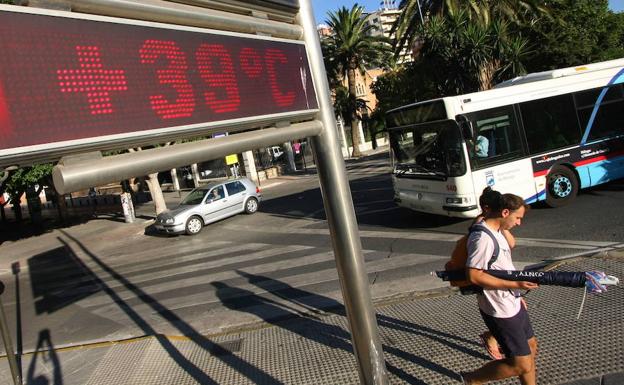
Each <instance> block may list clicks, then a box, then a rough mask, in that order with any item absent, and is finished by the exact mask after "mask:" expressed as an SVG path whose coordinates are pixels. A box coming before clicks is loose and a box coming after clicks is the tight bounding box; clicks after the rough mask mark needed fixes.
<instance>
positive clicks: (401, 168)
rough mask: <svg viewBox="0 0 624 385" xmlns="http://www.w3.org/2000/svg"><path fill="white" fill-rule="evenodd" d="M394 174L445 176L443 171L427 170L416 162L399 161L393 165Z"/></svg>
mask: <svg viewBox="0 0 624 385" xmlns="http://www.w3.org/2000/svg"><path fill="white" fill-rule="evenodd" d="M395 174H396V175H397V176H401V175H405V174H420V175H436V176H446V174H445V173H443V172H440V171H434V170H429V169H428V168H426V167H423V166H421V165H419V164H417V163H399V164H397V165H396V166H395Z"/></svg>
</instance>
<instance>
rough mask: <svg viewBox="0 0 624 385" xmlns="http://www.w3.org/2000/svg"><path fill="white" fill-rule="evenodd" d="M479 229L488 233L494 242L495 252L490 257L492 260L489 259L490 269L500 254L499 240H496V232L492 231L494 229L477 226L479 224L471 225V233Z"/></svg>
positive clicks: (488, 265)
mask: <svg viewBox="0 0 624 385" xmlns="http://www.w3.org/2000/svg"><path fill="white" fill-rule="evenodd" d="M478 231H480V232H483V233H486V234H487V235H489V236H490V238H492V241H493V242H494V254H493V255H492V257H491V258H490V260H489V261H488V264H487V268H488V270H490V269H491V268H492V265H493V264H494V262H496V260H497V259H498V254H499V252H500V246H499V245H498V241H497V240H496V236H495V235H494V233H492V231H491V230H490V229H488V228H487V227H485V226H477V225H473V226H470V230H469V233H474V232H478Z"/></svg>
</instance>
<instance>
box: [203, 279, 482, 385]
mask: <svg viewBox="0 0 624 385" xmlns="http://www.w3.org/2000/svg"><path fill="white" fill-rule="evenodd" d="M236 272H237V273H238V274H239V275H241V276H242V277H244V278H246V279H247V281H248V282H249V283H251V284H253V285H255V286H257V287H259V288H261V289H264V290H267V291H269V293H270V294H272V295H275V296H277V297H279V298H281V299H285V300H287V301H289V302H291V303H293V304H295V305H298V306H300V307H303V308H304V309H305V312H301V311H300V310H296V309H295V308H293V307H291V306H288V305H287V304H284V303H281V302H277V301H274V300H272V299H269V298H265V297H263V296H260V295H258V294H255V293H253V292H252V291H249V290H246V289H240V288H237V287H233V286H229V285H227V284H226V283H224V282H212V285H213V286H214V287H215V288H216V289H217V292H216V294H217V297H218V298H219V299H220V300H221V303H222V304H223V305H224V306H226V307H228V308H230V309H234V310H238V311H245V312H248V313H251V314H254V315H256V316H258V317H260V318H262V319H264V320H265V321H266V322H267V323H270V324H273V325H275V326H278V327H280V328H283V329H286V330H288V331H289V332H292V333H295V334H298V335H300V336H301V337H304V338H306V339H309V340H311V341H314V342H317V343H320V344H323V345H325V346H328V347H331V348H336V349H342V350H344V351H347V352H349V353H352V352H353V348H352V345H351V338H350V334H349V332H348V331H347V330H345V329H343V328H342V327H339V326H335V325H330V324H327V323H325V322H323V321H322V319H321V318H320V317H318V316H316V315H315V314H318V313H321V312H329V313H332V314H335V315H340V316H345V308H344V306H343V305H342V304H341V303H339V302H338V301H336V300H334V299H332V298H329V297H325V296H322V295H318V294H314V293H311V292H308V291H305V290H301V289H298V288H295V287H292V286H290V285H289V284H287V283H285V282H281V281H279V280H276V279H273V278H270V277H266V276H262V275H255V274H249V273H246V272H243V271H239V270H236ZM275 315H281V316H278V317H275ZM289 318H290V319H292V318H296V319H297V322H288V321H287V320H288V319H289ZM377 322H378V324H379V326H381V327H385V328H392V329H395V330H399V331H403V332H408V333H412V334H415V335H419V336H424V337H427V338H430V339H431V340H433V341H435V342H437V343H441V344H444V345H447V346H449V347H450V348H452V349H456V350H458V351H461V352H463V353H466V354H469V355H472V356H474V357H478V358H486V356H485V355H484V354H482V353H480V352H478V351H476V350H473V349H470V348H466V347H464V346H462V345H459V344H457V343H455V342H453V340H455V341H461V342H464V343H469V344H474V345H475V346H476V345H477V344H476V343H475V342H473V341H472V340H469V339H466V338H463V337H459V336H455V335H452V334H449V333H446V332H442V331H438V330H434V329H431V328H427V327H423V326H419V325H416V324H414V323H411V322H409V321H404V320H400V319H396V318H393V317H390V316H386V315H383V314H377ZM383 349H384V351H385V352H386V353H389V354H392V355H394V356H396V357H398V358H401V359H404V360H408V361H411V362H414V363H416V364H417V365H420V366H422V367H423V368H427V369H429V370H432V371H435V372H438V373H440V374H442V375H444V376H447V377H449V378H451V379H453V380H456V379H457V375H456V373H455V372H454V371H453V370H450V369H448V368H445V367H443V366H441V365H439V364H437V363H435V362H432V361H430V360H427V359H425V358H423V357H419V356H417V355H415V354H413V353H410V352H407V351H404V350H402V349H399V348H397V347H394V346H391V345H390V344H387V343H386V344H384V345H383ZM386 365H387V367H388V371H389V372H391V373H393V374H394V375H396V376H397V377H399V378H400V379H401V380H403V381H405V382H407V383H409V384H416V385H424V384H425V383H424V382H422V381H421V380H419V379H418V378H416V377H414V376H413V375H411V374H409V373H407V372H405V371H404V370H402V369H400V368H398V367H396V366H393V365H391V364H390V363H389V362H386Z"/></svg>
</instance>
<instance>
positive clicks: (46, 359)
mask: <svg viewBox="0 0 624 385" xmlns="http://www.w3.org/2000/svg"><path fill="white" fill-rule="evenodd" d="M558 269H559V270H565V271H578V270H580V271H587V270H593V269H598V270H604V271H607V272H608V273H609V274H613V275H616V276H619V277H623V276H624V253H622V252H610V253H609V254H607V255H604V254H603V255H597V256H594V257H591V258H590V257H583V258H576V259H573V260H569V261H565V262H562V264H561V265H560V266H559V267H558ZM582 293H583V292H582V290H581V289H570V288H563V287H542V288H540V289H539V290H536V291H534V292H532V293H530V295H529V296H528V303H529V311H530V313H531V316H532V321H533V324H534V328H535V331H536V334H537V335H538V338H539V340H540V356H539V358H538V371H539V383H540V384H570V385H572V384H574V385H585V384H596V385H598V384H602V385H615V384H624V333H623V332H622V330H624V317H623V314H624V301H622V295H623V288H622V287H621V286H620V287H615V288H613V289H612V290H609V292H607V293H603V294H600V295H588V297H587V299H586V303H585V307H584V309H583V312H582V314H581V316H580V319H578V320H577V319H576V317H577V313H578V311H579V305H580V303H581V300H582ZM308 294H309V293H308ZM289 298H290V299H289V300H290V301H291V302H292V305H293V307H294V306H295V305H296V306H297V307H299V308H301V307H303V308H307V309H308V312H307V314H304V315H301V314H294V313H292V312H290V310H289V307H288V306H286V305H284V304H283V303H281V304H280V303H277V302H275V303H272V302H271V301H270V300H267V299H264V298H260V297H258V298H257V300H258V301H259V302H258V303H259V305H258V307H259V308H260V307H263V308H264V310H266V308H267V307H268V308H269V309H271V307H272V306H274V307H275V308H274V309H273V310H274V311H273V312H268V313H269V314H270V313H273V314H276V313H280V314H284V313H285V314H287V315H289V317H286V318H287V319H285V320H282V321H279V320H275V319H271V318H269V317H266V319H265V320H266V322H265V324H263V325H260V326H258V325H254V326H253V327H252V328H250V329H249V330H239V331H237V332H232V333H226V334H221V335H198V334H192V333H185V331H190V330H192V329H191V328H188V327H187V326H188V325H186V324H185V322H184V320H182V319H179V318H175V317H172V318H171V319H170V322H172V323H176V327H177V329H178V330H180V334H179V335H169V336H165V335H146V336H143V337H139V338H134V339H130V340H125V341H117V342H111V343H101V344H93V345H84V346H77V347H71V348H65V349H55V348H54V344H53V341H52V340H51V337H50V335H49V334H46V333H45V331H43V332H42V333H40V335H39V343H38V344H37V345H38V346H37V349H36V351H34V352H31V353H28V354H25V355H24V356H23V362H22V368H23V375H24V378H25V383H28V384H57V385H60V384H64V385H74V384H75V385H79V384H80V385H83V384H94V385H96V384H97V385H99V384H107V385H117V384H119V385H122V384H123V385H134V384H137V385H139V384H141V385H143V384H176V385H178V384H227V385H234V384H306V385H307V384H328V385H334V384H357V383H359V381H358V374H357V369H356V366H355V358H354V356H353V354H352V348H351V343H350V338H349V333H348V328H347V320H346V318H345V317H344V315H343V313H342V307H341V305H340V304H339V303H337V302H335V301H333V300H330V299H327V298H319V296H318V295H309V296H306V295H305V292H303V293H301V295H299V296H295V297H294V298H295V299H293V297H292V296H291V297H289ZM322 302H324V303H325V304H326V305H327V304H328V303H329V304H330V305H333V306H330V307H329V308H324V310H323V309H320V308H319V307H318V303H322ZM118 305H119V306H120V307H122V308H124V311H126V312H127V313H128V315H129V316H130V318H131V319H132V320H133V321H134V322H136V323H144V324H145V325H148V324H149V320H143V319H137V318H135V317H133V314H132V309H131V308H125V306H127V305H125V303H123V301H120V302H119V303H118ZM245 311H247V312H254V311H256V310H254V309H253V308H245ZM257 311H258V313H257V314H267V312H266V311H263V312H260V310H259V309H258V310H257ZM377 311H378V322H379V325H380V332H381V338H382V342H383V345H384V354H385V358H386V361H387V366H388V372H389V376H390V383H391V384H406V383H407V384H422V385H425V384H427V385H435V384H456V383H459V378H458V376H457V374H456V373H457V372H458V371H459V370H465V369H469V368H474V367H477V366H479V365H481V364H483V363H484V362H486V361H487V357H486V355H485V351H484V349H483V348H482V347H481V346H480V345H479V342H478V337H477V336H478V334H479V333H480V332H482V331H483V329H484V327H483V323H482V321H481V319H480V317H479V314H478V311H477V307H476V301H475V297H473V296H461V295H457V294H455V293H454V292H451V291H449V290H445V291H442V292H440V293H437V294H429V295H426V296H420V295H418V293H414V294H412V295H411V296H407V297H405V298H402V299H398V300H396V301H395V302H392V303H382V304H378V306H377ZM159 313H160V315H161V316H163V317H165V318H166V317H167V315H168V313H167V310H166V309H161V310H160V311H159ZM169 315H171V314H169ZM145 325H144V326H145ZM145 327H147V328H148V326H145ZM145 330H147V329H145ZM146 334H148V333H146ZM500 383H503V384H517V383H518V382H517V381H505V382H500ZM0 384H2V385H4V384H11V380H10V374H9V369H8V365H7V361H6V358H0Z"/></svg>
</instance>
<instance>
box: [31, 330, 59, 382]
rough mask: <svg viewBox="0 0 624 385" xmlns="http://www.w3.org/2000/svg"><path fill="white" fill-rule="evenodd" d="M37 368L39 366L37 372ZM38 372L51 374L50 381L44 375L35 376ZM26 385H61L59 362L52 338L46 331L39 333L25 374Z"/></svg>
mask: <svg viewBox="0 0 624 385" xmlns="http://www.w3.org/2000/svg"><path fill="white" fill-rule="evenodd" d="M38 366H41V368H39V370H37V369H38ZM39 371H41V372H44V373H51V374H52V379H51V381H50V379H48V378H47V377H46V376H45V375H42V374H35V372H39ZM26 385H63V375H62V372H61V362H60V361H59V359H58V356H57V355H56V352H55V351H54V344H52V338H51V336H50V331H49V330H48V329H44V330H42V331H40V332H39V339H38V340H37V348H36V349H35V352H34V353H33V357H32V360H31V361H30V365H29V366H28V373H27V374H26Z"/></svg>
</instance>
